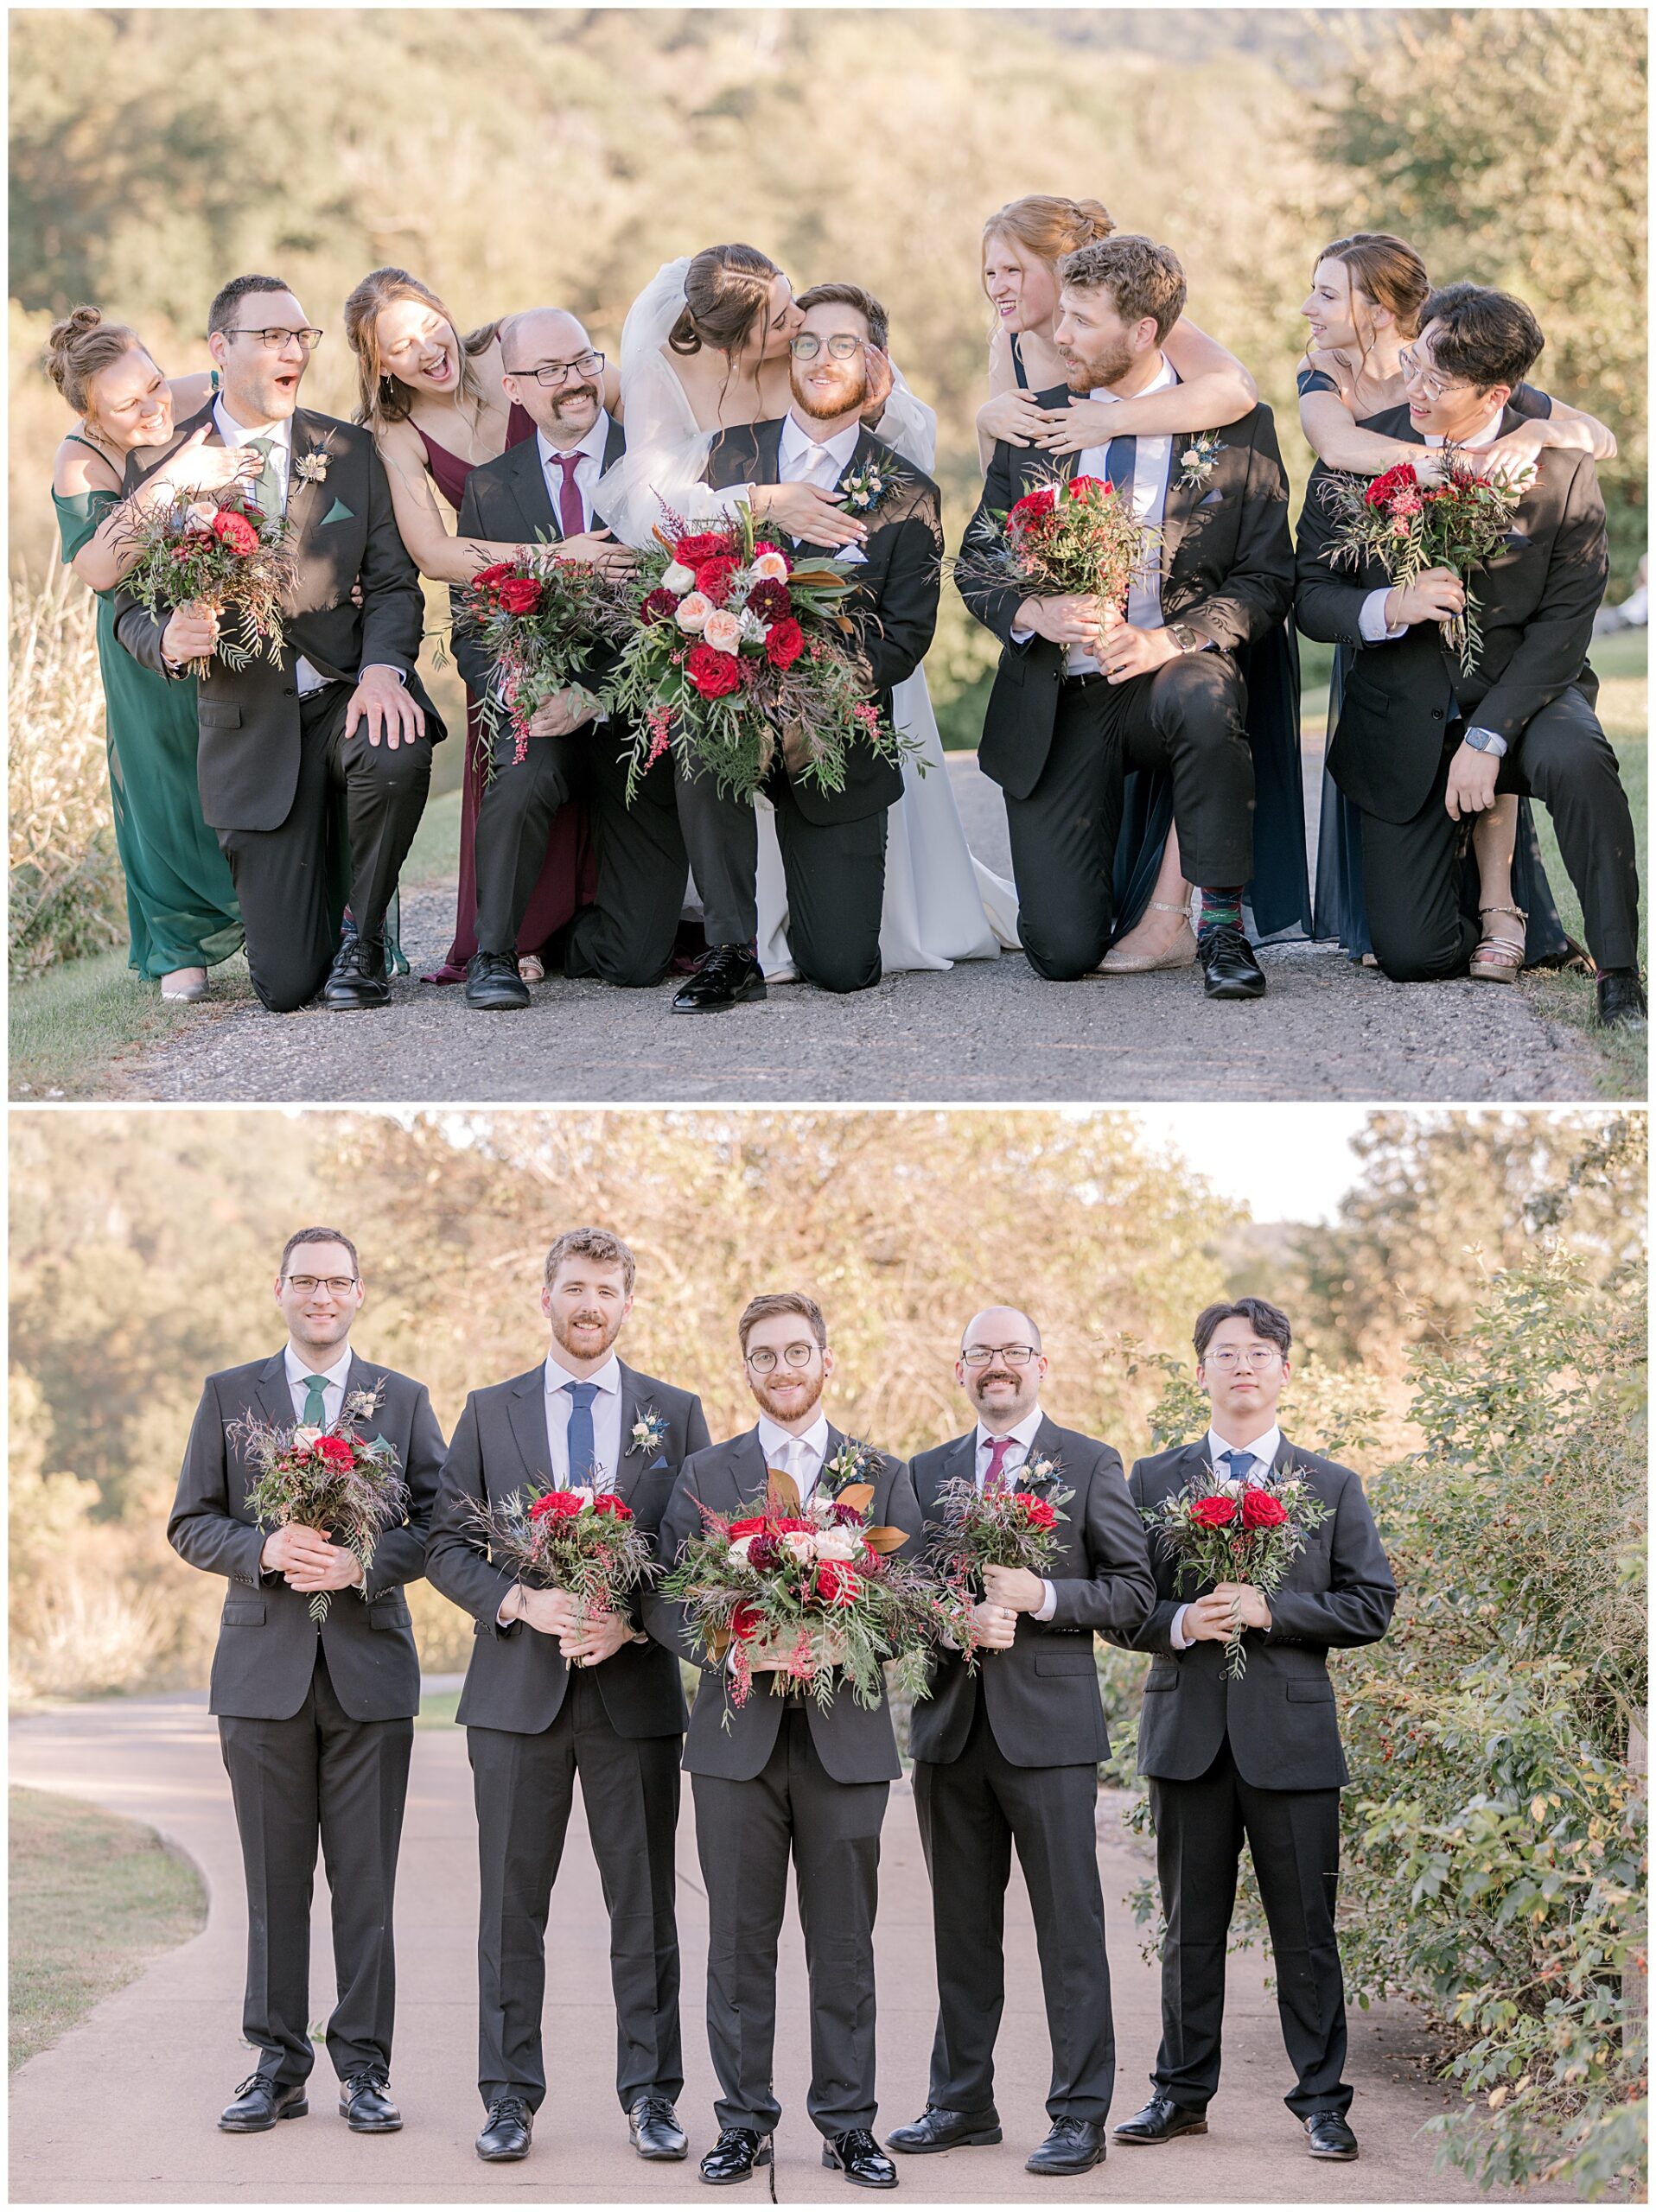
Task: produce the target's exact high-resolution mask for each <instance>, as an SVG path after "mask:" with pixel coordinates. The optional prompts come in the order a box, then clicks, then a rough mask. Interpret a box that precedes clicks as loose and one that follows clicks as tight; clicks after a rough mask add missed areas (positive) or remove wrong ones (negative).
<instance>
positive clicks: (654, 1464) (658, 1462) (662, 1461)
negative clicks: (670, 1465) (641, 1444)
mask: <svg viewBox="0 0 1656 2212" xmlns="http://www.w3.org/2000/svg"><path fill="white" fill-rule="evenodd" d="M666 1464H667V1461H666V1453H665V1452H664V1453H662V1454H661V1455H660V1457H659V1458H657V1459H653V1460H652V1461H651V1462H650V1464H649V1465H648V1466H647V1467H646V1469H645V1470H644V1471H645V1473H646V1475H653V1474H658V1473H659V1471H660V1470H661V1469H662V1468H663V1467H665V1466H666Z"/></svg>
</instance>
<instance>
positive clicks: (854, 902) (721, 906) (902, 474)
mask: <svg viewBox="0 0 1656 2212" xmlns="http://www.w3.org/2000/svg"><path fill="white" fill-rule="evenodd" d="M798 304H799V307H800V308H802V309H803V311H804V315H805V320H804V321H803V323H802V324H801V326H800V327H799V330H798V331H797V332H796V333H795V334H794V337H793V341H792V343H793V361H792V364H791V367H790V370H789V382H790V385H791V386H792V390H793V405H792V406H791V407H790V408H789V410H788V411H787V414H786V415H785V416H782V417H781V418H780V420H779V421H774V422H768V423H742V424H741V425H739V426H738V427H736V428H734V429H729V430H723V431H721V432H720V434H719V435H718V436H717V437H716V438H715V439H714V441H713V444H712V448H711V450H710V453H709V454H708V459H707V467H706V470H705V472H704V473H705V476H706V480H707V482H708V483H709V484H710V485H712V486H714V488H715V489H716V490H717V489H721V488H723V486H727V485H732V486H734V485H742V484H795V483H805V484H810V485H812V486H816V487H817V488H818V489H820V490H821V491H823V492H825V493H832V492H833V491H834V490H835V489H836V487H837V486H838V485H839V484H840V483H841V482H842V481H844V480H846V479H848V478H850V479H855V478H857V477H858V476H859V475H862V474H864V473H865V472H866V471H868V470H869V468H871V467H875V466H876V465H877V466H878V467H879V468H880V469H881V471H882V474H889V477H890V479H891V482H892V489H891V491H890V492H889V494H888V495H887V496H886V497H884V498H882V499H881V500H880V501H879V503H878V505H876V506H875V507H873V508H871V509H869V510H867V511H866V512H867V519H868V522H869V534H868V538H867V541H866V543H865V544H864V545H863V548H862V552H863V556H864V559H863V564H862V566H861V572H860V577H859V582H858V587H857V591H856V592H855V593H854V594H852V596H851V597H850V600H849V601H847V602H846V606H845V612H846V613H847V614H848V615H849V616H850V620H852V621H853V622H854V623H855V624H856V625H857V629H858V632H859V638H858V645H859V648H860V650H861V652H863V656H864V657H865V658H866V659H867V661H868V664H869V670H870V671H871V674H872V677H873V683H872V689H871V697H872V698H873V701H874V702H875V703H876V705H877V706H878V707H879V709H881V712H882V715H884V717H885V719H886V720H887V721H888V722H889V721H890V719H891V694H892V690H893V688H894V687H895V685H897V684H899V683H902V682H903V681H904V680H905V678H907V677H910V676H912V675H913V674H914V671H915V670H916V669H917V668H918V667H919V665H920V662H921V661H922V660H923V659H924V658H926V654H927V649H928V648H929V646H930V645H931V642H932V633H933V631H934V630H935V629H936V627H937V602H938V591H939V577H940V574H941V570H940V567H939V561H940V556H941V554H942V550H943V536H942V524H941V522H940V519H939V516H940V508H941V495H940V493H939V491H938V487H937V486H936V485H935V484H934V483H933V481H932V480H931V478H930V477H929V476H925V475H922V474H920V470H919V469H917V468H915V467H914V466H913V465H912V464H911V463H910V462H908V461H901V460H900V459H899V458H898V456H897V455H896V454H895V453H894V452H893V451H892V449H891V448H890V447H889V446H888V445H886V444H885V443H884V442H882V440H881V439H879V438H876V436H875V435H874V434H873V432H872V431H871V430H869V429H866V428H865V427H864V425H863V407H864V406H865V405H866V404H867V403H868V399H869V391H870V379H871V376H872V373H873V371H874V368H875V363H874V361H873V359H872V356H874V355H876V354H878V355H883V353H884V351H885V346H886V336H887V329H886V312H885V309H884V308H882V306H881V305H880V302H878V300H876V299H875V298H874V297H873V296H872V295H871V294H870V293H868V292H865V291H863V289H862V287H861V286H860V285H857V284H817V285H813V286H812V289H811V290H810V291H808V292H801V293H800V295H799V302H798ZM879 368H880V370H881V372H882V375H883V376H884V378H887V379H888V380H889V368H887V367H886V365H885V364H884V363H883V361H882V362H881V363H880V364H879ZM796 543H797V541H795V540H794V539H792V538H789V539H788V540H787V545H788V547H789V548H790V549H791V548H793V547H794V546H795V544H796ZM841 557H842V558H846V557H850V555H849V554H848V553H847V552H846V551H845V550H844V549H842V554H841ZM902 789H903V779H902V764H901V761H900V760H895V759H893V758H890V757H889V756H887V755H884V754H881V753H875V752H873V751H871V750H867V749H864V748H863V747H855V746H854V747H852V748H851V750H850V758H849V760H848V763H847V768H846V775H845V785H844V790H842V791H824V790H822V789H821V788H820V786H818V785H813V784H809V783H803V782H801V783H795V782H794V781H793V779H791V778H790V776H789V774H788V772H787V766H786V764H785V762H784V761H783V760H781V759H780V757H779V759H778V760H777V762H776V764H775V766H774V767H773V768H772V770H771V772H770V775H769V777H768V778H767V781H766V784H765V796H766V798H768V799H769V800H770V801H771V803H772V804H773V805H774V807H775V809H776V836H777V842H778V843H779V844H780V847H781V850H782V868H783V873H784V874H785V875H786V876H787V909H788V925H787V941H788V948H789V950H790V951H791V952H792V954H793V964H794V966H795V967H796V968H797V969H799V974H800V975H801V976H803V977H804V978H805V979H806V982H812V983H815V984H816V985H818V988H820V989H823V990H825V991H837V992H844V991H862V990H867V989H868V988H869V987H870V986H871V985H872V984H875V983H877V982H879V980H880V915H881V908H882V904H883V902H884V898H885V855H886V811H887V809H888V808H889V807H891V806H894V805H895V804H896V802H897V801H898V800H899V799H900V798H901V797H902ZM678 816H679V820H680V822H681V823H682V824H683V826H684V833H685V845H686V847H687V848H688V849H689V852H690V865H691V874H693V875H694V877H695V879H696V888H697V892H698V893H700V895H701V900H702V913H703V926H704V929H705V930H706V932H707V941H708V945H709V947H710V950H709V951H708V953H707V956H706V957H705V958H704V960H703V961H702V963H701V964H700V966H699V967H698V968H697V970H696V972H695V974H694V975H693V976H691V977H690V978H689V979H688V980H687V982H685V985H684V988H682V989H681V990H680V991H679V993H678V996H677V997H676V998H675V999H674V1001H673V1007H674V1010H675V1012H677V1013H680V1014H697V1013H705V1012H708V1011H710V1010H711V1009H713V1008H717V1007H727V1006H734V1005H736V1003H737V1001H740V1000H743V999H762V998H763V997H764V995H765V978H764V974H763V971H762V969H761V966H760V962H759V954H758V950H757V946H758V932H759V900H758V888H757V878H758V868H759V829H758V824H757V823H756V822H755V818H754V810H753V806H752V804H751V803H750V802H749V801H748V800H746V799H736V798H729V797H727V796H725V795H723V794H722V793H721V792H720V791H719V788H718V785H717V781H716V779H715V778H714V777H713V776H712V775H710V774H708V773H705V772H704V773H703V774H700V775H697V776H687V775H685V773H684V772H683V771H682V769H681V770H680V772H679V778H678Z"/></svg>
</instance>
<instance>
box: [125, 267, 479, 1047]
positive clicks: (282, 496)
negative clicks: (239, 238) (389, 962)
mask: <svg viewBox="0 0 1656 2212" xmlns="http://www.w3.org/2000/svg"><path fill="white" fill-rule="evenodd" d="M321 338H322V332H321V331H320V330H317V329H315V327H313V326H312V325H311V324H310V323H309V321H308V319H307V317H306V315H305V314H304V311H303V308H301V307H300V305H299V302H298V301H297V300H296V299H295V297H294V296H293V294H292V293H291V292H290V290H289V289H288V288H287V286H286V285H285V284H284V283H282V282H281V280H280V279H279V278H277V277H236V278H235V279H234V280H233V282H232V283H228V284H226V286H225V287H224V289H223V290H222V291H221V292H220V294H219V295H218V296H217V298H216V299H215V300H214V301H213V306H212V308H211V310H210V312H209V314H208V316H207V350H208V352H209V353H211V354H212V356H213V360H214V362H215V363H216V364H217V366H218V370H219V378H220V388H219V391H218V394H217V396H216V397H214V398H213V400H212V401H211V402H210V403H209V404H207V406H206V407H204V408H203V409H202V410H201V412H200V413H199V414H198V415H195V416H192V417H191V418H190V419H189V420H188V422H185V423H180V424H178V425H177V427H176V429H175V434H174V439H173V446H169V447H166V448H156V447H147V448H140V449H139V450H137V451H136V452H135V453H134V454H132V457H131V461H129V463H128V465H127V476H126V488H127V490H128V491H129V492H131V490H132V489H133V488H134V486H137V485H138V484H140V483H142V482H143V480H144V478H145V477H146V476H148V475H149V474H151V473H152V472H153V470H154V469H156V467H159V466H160V464H161V462H162V461H164V460H165V458H166V456H167V454H169V452H171V451H172V450H173V447H174V446H176V445H178V444H180V443H182V442H183V441H184V440H185V439H187V438H189V437H191V436H193V435H194V433H195V432H196V431H197V430H201V429H205V430H206V432H207V442H208V444H209V445H218V444H223V445H229V446H243V445H245V446H251V447H252V448H254V449H255V450H256V451H257V452H258V454H259V457H260V464H261V466H260V474H259V475H258V478H257V479H255V480H252V482H251V483H250V484H249V486H247V493H248V497H249V499H250V500H251V502H252V504H253V505H256V506H257V507H258V508H259V509H260V511H261V512H263V513H264V514H266V515H277V516H283V517H285V518H286V521H287V525H288V535H287V550H288V553H289V556H290V559H291V562H292V564H293V582H292V585H291V587H290V590H289V592H288V594H287V597H286V601H285V604H284V607H283V646H282V653H281V658H280V662H279V664H273V663H272V662H271V661H270V660H269V659H268V658H266V657H265V655H264V652H256V653H253V654H252V655H251V656H250V657H249V658H247V659H246V660H245V663H244V664H242V665H241V666H239V667H232V666H231V665H230V664H229V662H228V661H227V660H226V659H225V658H222V657H221V652H220V649H221V647H223V646H224V645H226V644H230V645H234V644H236V643H237V641H238V636H239V632H238V629H237V626H236V625H235V624H234V622H233V620H232V622H231V623H230V624H229V625H228V626H224V627H221V626H220V620H219V616H218V613H216V612H215V610H214V609H213V607H210V606H207V605H206V604H205V603H202V602H193V603H191V604H190V605H188V606H185V607H180V608H178V609H177V610H176V612H175V613H173V614H172V615H171V616H169V617H159V616H156V615H152V614H151V613H150V612H149V610H148V609H147V608H146V607H143V606H141V605H140V604H139V603H138V601H137V600H136V599H134V598H133V596H132V594H131V593H130V592H128V591H125V590H123V591H122V592H120V593H119V594H118V596H117V600H116V631H117V634H118V637H119V639H120V640H121V643H122V644H123V645H124V646H125V647H126V650H127V651H128V652H130V653H131V655H132V656H133V658H135V659H137V660H139V661H142V662H143V664H144V666H145V667H146V668H150V669H154V670H156V671H157V672H158V673H161V674H163V675H166V676H169V677H182V676H183V675H184V674H185V671H186V664H188V662H189V661H191V660H193V659H195V658H202V657H205V656H207V655H209V654H211V655H213V660H212V663H211V665H210V667H209V669H208V671H207V675H206V676H205V677H202V678H201V683H200V684H199V685H198V688H197V716H198V719H199V721H200V724H201V751H200V755H199V760H198V773H199V779H200V783H201V804H202V808H203V810H204V812H205V814H206V817H207V821H208V822H209V823H211V824H212V825H213V829H216V830H217V832H218V836H219V842H220V845H221V846H222V847H223V849H224V852H225V855H226V858H227V859H228V861H229V862H230V873H231V875H232V879H233V880H234V882H235V886H236V896H237V898H238V899H239V901H240V905H241V912H242V920H243V922H244V924H245V928H246V932H247V965H248V969H249V972H250V974H251V976H252V983H253V988H254V989H255V990H256V991H257V992H258V995H259V997H260V999H261V1000H263V1001H264V1004H265V1005H266V1006H267V1007H269V1008H270V1009H271V1012H272V1013H276V1014H285V1013H290V1012H291V1011H292V1010H293V1009H294V1008H295V1007H301V1006H303V1005H305V1004H306V1003H307V1002H308V1001H309V1000H311V999H312V998H314V997H315V995H316V993H317V992H318V990H321V991H322V999H323V1003H324V1004H325V1005H328V1006H330V1007H378V1006H384V1005H385V1004H386V1002H387V1001H388V1000H389V998H390V995H391V990H390V985H389V983H388V982H387V980H386V973H385V941H384V931H385V909H386V906H388V904H389V903H390V900H391V896H392V893H393V891H394V890H395V889H396V887H397V879H398V872H399V871H400V869H401V868H402V865H403V861H404V856H405V855H406V854H407V852H408V849H409V846H410V845H411V842H413V838H414V833H415V831H416V829H417V828H418V827H419V821H420V815H421V813H422V811H423V810H424V805H425V794H426V788H427V785H428V784H429V783H430V774H431V746H432V743H433V741H434V740H436V739H437V738H440V737H442V736H443V721H442V718H441V716H440V715H438V714H437V712H436V709H435V708H434V707H433V706H432V704H431V702H430V698H429V697H428V696H427V695H426V692H425V690H424V686H423V685H422V684H421V682H420V678H419V674H418V671H417V668H416V665H415V664H416V662H417V659H418V657H419V650H420V635H421V632H422V629H423V627H424V615H425V602H424V596H423V594H422V593H421V589H420V580H419V575H418V573H417V570H416V569H415V566H414V563H413V562H412V561H411V559H410V558H409V556H408V553H407V551H406V550H405V549H404V544H403V541H402V539H401V537H399V536H398V531H397V524H396V522H395V519H394V518H393V517H392V505H391V491H390V487H389V486H388V485H387V483H386V480H385V468H384V466H383V464H382V463H381V461H380V460H379V454H377V453H376V452H375V450H374V445H373V439H372V438H371V437H370V436H369V435H368V433H367V431H366V430H365V429H361V428H360V427H359V426H358V425H356V424H353V423H341V422H338V421H335V420H334V417H333V416H328V415H319V414H316V413H315V412H313V411H312V410H309V409H308V408H302V407H301V406H300V405H299V404H298V400H299V386H300V383H301V380H302V379H303V376H304V373H305V371H306V370H307V368H309V365H310V359H311V356H312V354H313V353H314V352H315V347H316V346H317V344H318V343H319V341H320V340H321ZM341 808H342V811H343V817H344V828H345V834H346V837H347V845H348V894H349V899H350V905H351V912H352V914H353V918H354V919H355V923H356V928H355V931H354V932H353V934H350V935H348V936H347V938H346V939H345V940H344V942H343V943H341V939H340V933H339V925H340V906H341V890H340V887H339V881H338V879H339V876H340V873H341V872H340V870H339V868H337V867H336V866H335V865H334V858H333V853H334V844H335V842H336V840H337V837H338V836H339V824H338V817H339V815H340V813H341Z"/></svg>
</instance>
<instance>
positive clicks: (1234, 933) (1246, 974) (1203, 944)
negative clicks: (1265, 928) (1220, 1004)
mask: <svg viewBox="0 0 1656 2212" xmlns="http://www.w3.org/2000/svg"><path fill="white" fill-rule="evenodd" d="M1196 954H1197V957H1198V958H1199V959H1200V960H1201V987H1202V988H1203V990H1205V991H1206V992H1207V995H1208V997H1209V998H1210V999H1262V998H1264V995H1265V976H1264V969H1263V968H1261V967H1260V965H1259V963H1258V961H1257V960H1256V959H1255V958H1254V957H1253V947H1252V945H1251V944H1249V943H1248V940H1247V939H1246V938H1245V937H1244V936H1243V934H1242V932H1241V931H1240V930H1233V929H1229V928H1227V927H1226V925H1224V924H1223V923H1219V924H1216V925H1215V926H1214V927H1213V929H1211V930H1204V931H1202V933H1201V936H1200V937H1199V938H1197V939H1196Z"/></svg>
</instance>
